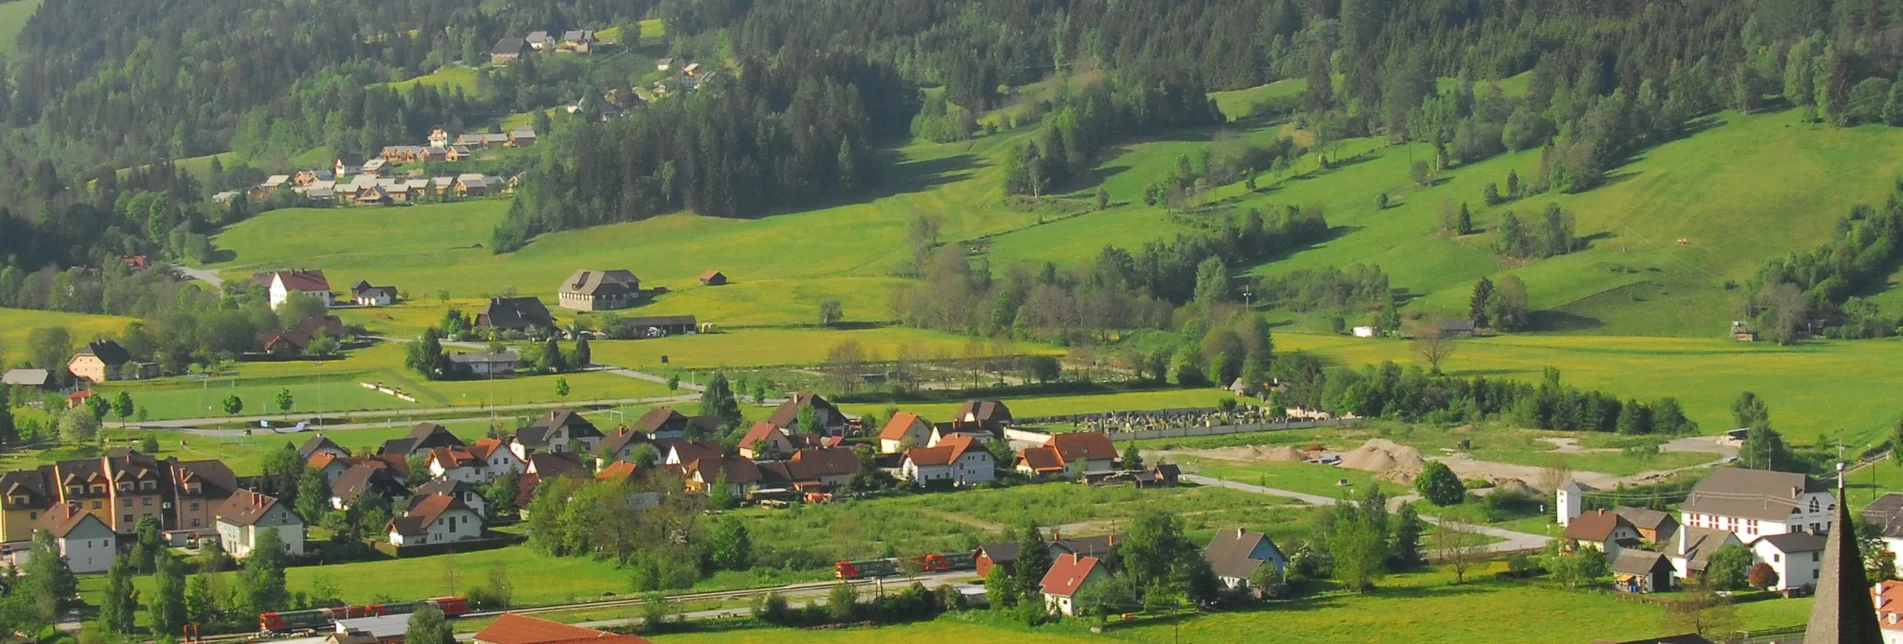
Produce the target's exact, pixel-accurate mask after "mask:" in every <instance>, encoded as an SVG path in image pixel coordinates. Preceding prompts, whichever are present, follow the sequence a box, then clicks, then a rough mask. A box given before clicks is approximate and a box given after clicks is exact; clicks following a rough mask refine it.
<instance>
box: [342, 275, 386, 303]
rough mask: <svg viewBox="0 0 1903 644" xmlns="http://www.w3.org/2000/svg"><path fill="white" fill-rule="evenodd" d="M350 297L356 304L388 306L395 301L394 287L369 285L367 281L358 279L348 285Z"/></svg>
mask: <svg viewBox="0 0 1903 644" xmlns="http://www.w3.org/2000/svg"><path fill="white" fill-rule="evenodd" d="M350 299H352V300H355V301H356V302H357V306H389V305H391V304H395V303H396V287H394V286H371V285H370V282H368V281H364V280H358V281H357V283H356V284H354V285H352V286H351V287H350Z"/></svg>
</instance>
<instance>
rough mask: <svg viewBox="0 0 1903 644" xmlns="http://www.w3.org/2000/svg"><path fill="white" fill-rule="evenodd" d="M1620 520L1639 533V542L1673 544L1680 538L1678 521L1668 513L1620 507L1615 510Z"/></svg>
mask: <svg viewBox="0 0 1903 644" xmlns="http://www.w3.org/2000/svg"><path fill="white" fill-rule="evenodd" d="M1613 512H1614V513H1616V514H1618V515H1619V517H1620V518H1622V519H1625V520H1626V522H1627V523H1630V524H1632V527H1633V528H1635V529H1637V530H1638V531H1639V540H1640V541H1644V542H1647V543H1671V541H1672V538H1673V537H1675V536H1678V520H1677V519H1674V518H1672V515H1671V514H1670V513H1667V512H1660V511H1658V510H1648V509H1645V508H1634V507H1627V506H1619V507H1617V508H1614V509H1613Z"/></svg>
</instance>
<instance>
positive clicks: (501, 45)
mask: <svg viewBox="0 0 1903 644" xmlns="http://www.w3.org/2000/svg"><path fill="white" fill-rule="evenodd" d="M528 49H529V46H528V43H525V42H523V41H522V39H521V38H503V39H502V40H498V41H496V46H495V47H494V48H492V49H490V50H489V63H490V64H492V65H507V64H509V63H513V62H515V60H516V59H517V58H521V57H522V54H525V53H528Z"/></svg>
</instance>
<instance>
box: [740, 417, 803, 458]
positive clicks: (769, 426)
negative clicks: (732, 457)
mask: <svg viewBox="0 0 1903 644" xmlns="http://www.w3.org/2000/svg"><path fill="white" fill-rule="evenodd" d="M791 453H793V441H792V437H791V436H790V435H788V434H787V433H786V430H783V429H780V428H779V427H776V426H774V425H773V423H754V424H753V426H752V427H749V428H747V433H746V434H744V435H742V436H741V437H740V455H741V456H744V457H747V458H750V459H753V460H756V461H759V460H772V459H777V458H781V457H783V456H786V455H788V454H791Z"/></svg>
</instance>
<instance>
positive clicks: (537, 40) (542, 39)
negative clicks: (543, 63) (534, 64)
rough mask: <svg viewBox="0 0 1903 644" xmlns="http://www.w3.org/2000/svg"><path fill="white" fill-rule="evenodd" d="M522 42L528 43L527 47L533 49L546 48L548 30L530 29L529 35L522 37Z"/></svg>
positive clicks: (548, 42) (547, 44) (540, 49)
mask: <svg viewBox="0 0 1903 644" xmlns="http://www.w3.org/2000/svg"><path fill="white" fill-rule="evenodd" d="M522 42H525V43H528V45H529V49H532V50H535V51H542V50H544V49H548V46H549V44H550V41H549V37H548V32H546V31H531V32H529V35H527V36H524V37H523V38H522Z"/></svg>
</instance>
